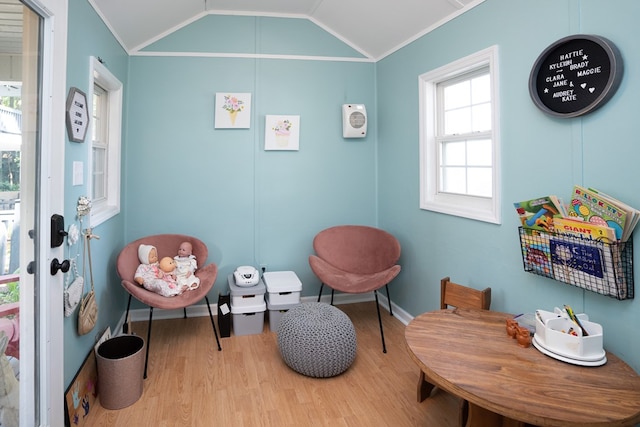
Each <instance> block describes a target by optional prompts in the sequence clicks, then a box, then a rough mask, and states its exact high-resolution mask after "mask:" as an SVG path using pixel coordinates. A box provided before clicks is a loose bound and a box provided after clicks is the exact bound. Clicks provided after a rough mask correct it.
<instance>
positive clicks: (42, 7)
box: [20, 0, 68, 427]
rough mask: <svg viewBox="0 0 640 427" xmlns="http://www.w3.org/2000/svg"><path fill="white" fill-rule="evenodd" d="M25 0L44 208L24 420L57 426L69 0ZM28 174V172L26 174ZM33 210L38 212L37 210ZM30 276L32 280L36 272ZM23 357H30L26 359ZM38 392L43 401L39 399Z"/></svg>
mask: <svg viewBox="0 0 640 427" xmlns="http://www.w3.org/2000/svg"><path fill="white" fill-rule="evenodd" d="M23 1H24V2H25V3H26V4H28V5H29V6H30V7H31V8H33V9H34V10H35V11H36V12H37V13H38V14H39V15H41V16H42V17H43V19H44V25H43V34H42V38H41V40H42V49H41V52H42V55H41V61H42V66H41V70H42V81H41V91H40V94H41V95H40V103H41V109H40V114H41V120H40V123H41V127H40V140H41V151H40V153H41V157H40V158H41V162H40V176H39V177H40V181H39V186H40V193H39V200H37V201H36V203H39V209H36V212H38V213H39V214H38V218H37V221H38V223H39V224H40V227H39V232H38V236H36V238H37V239H38V242H39V244H38V245H37V246H36V247H37V248H38V249H37V250H38V253H37V254H36V261H37V262H36V267H35V268H36V269H37V271H38V272H39V274H37V275H36V277H37V278H38V283H36V284H34V286H35V290H36V292H38V298H37V299H36V301H38V303H39V304H38V307H36V308H35V310H34V304H33V302H34V300H33V297H27V298H24V301H23V298H22V295H21V301H20V304H21V306H20V311H21V315H20V317H21V319H25V320H26V319H36V321H37V322H38V325H37V328H38V330H39V331H40V334H39V337H38V348H39V351H38V352H37V353H36V350H35V342H34V341H35V340H29V339H25V338H27V337H33V336H34V334H35V331H34V328H35V327H36V326H35V325H34V324H33V322H29V321H23V322H21V323H20V327H21V331H20V335H21V337H23V339H22V340H21V342H20V346H21V347H20V352H21V353H20V354H21V366H20V426H25V427H26V426H33V425H36V422H37V425H39V426H58V425H63V423H64V406H63V402H64V372H63V371H64V343H63V339H64V331H63V320H64V316H63V312H62V311H63V305H62V300H63V298H62V290H63V278H62V277H63V275H62V274H61V273H58V274H56V275H55V276H52V275H51V274H50V272H49V268H50V267H49V266H50V265H51V261H52V259H53V258H56V257H57V258H58V259H63V257H64V253H63V251H64V250H63V247H62V246H61V247H59V248H55V249H51V245H50V236H51V225H50V218H51V215H52V214H53V213H59V214H63V213H64V184H65V183H64V165H65V156H64V149H65V142H66V139H65V100H66V86H67V84H66V66H67V16H68V0H23ZM23 172H24V171H23ZM26 175H27V174H26V173H25V177H26ZM30 176H31V178H27V179H31V180H33V177H34V173H33V171H31V175H30ZM21 205H22V204H21ZM21 208H22V206H21ZM27 208H28V207H27ZM22 212H25V211H22ZM30 214H31V215H34V212H33V211H32V212H30ZM25 231H26V230H25ZM22 234H23V235H24V234H25V233H22ZM22 247H23V248H25V246H22ZM26 252H28V251H26V250H23V251H21V254H20V256H21V259H20V263H21V265H27V264H28V263H29V262H30V261H32V260H31V259H29V258H31V257H32V254H27V253H26ZM23 255H24V257H23ZM27 274H28V273H27V272H26V271H24V269H20V276H21V277H20V283H23V279H24V283H29V279H28V278H27V277H26V275H27ZM32 277H33V276H32ZM31 281H32V282H33V279H32V278H31ZM21 294H22V292H21ZM36 314H37V316H36ZM30 360H31V361H33V360H35V366H36V367H37V371H38V377H36V375H35V372H34V369H33V365H32V366H28V364H27V363H28V361H30ZM22 361H25V365H23V364H22V363H23V362H22ZM36 379H37V380H38V384H36ZM34 398H35V400H36V401H38V405H36V404H35V403H34Z"/></svg>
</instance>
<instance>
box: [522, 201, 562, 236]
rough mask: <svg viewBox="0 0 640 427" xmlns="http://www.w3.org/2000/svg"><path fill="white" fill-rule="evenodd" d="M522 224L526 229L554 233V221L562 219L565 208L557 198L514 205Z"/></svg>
mask: <svg viewBox="0 0 640 427" xmlns="http://www.w3.org/2000/svg"><path fill="white" fill-rule="evenodd" d="M513 206H514V207H515V208H516V212H517V213H518V216H519V217H520V222H521V223H522V226H523V227H525V228H529V229H532V230H539V231H545V232H551V231H553V219H554V218H562V217H563V216H564V215H563V211H564V207H563V206H562V203H561V202H560V201H559V199H558V198H557V197H556V196H543V197H538V198H537V199H532V200H526V201H524V202H518V203H514V204H513Z"/></svg>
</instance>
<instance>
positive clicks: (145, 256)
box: [138, 244, 158, 264]
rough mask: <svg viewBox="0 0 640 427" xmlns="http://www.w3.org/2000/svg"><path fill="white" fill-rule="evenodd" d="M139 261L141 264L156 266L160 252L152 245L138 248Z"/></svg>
mask: <svg viewBox="0 0 640 427" xmlns="http://www.w3.org/2000/svg"><path fill="white" fill-rule="evenodd" d="M138 259H139V260H140V264H155V263H156V262H158V250H157V249H156V247H155V246H152V245H144V244H142V245H140V246H138Z"/></svg>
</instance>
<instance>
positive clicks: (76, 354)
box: [64, 0, 129, 384]
mask: <svg viewBox="0 0 640 427" xmlns="http://www.w3.org/2000/svg"><path fill="white" fill-rule="evenodd" d="M91 56H95V57H100V58H102V59H103V60H104V61H105V64H104V65H105V66H106V67H107V68H108V69H109V71H111V73H113V74H114V75H115V76H116V77H117V78H118V79H119V80H120V81H121V82H122V83H123V85H124V96H125V99H126V94H127V91H128V86H129V85H128V82H127V73H128V64H129V57H128V55H127V53H126V52H125V51H124V50H123V49H122V48H121V47H120V45H119V44H118V43H117V42H116V41H115V39H114V38H113V36H112V35H111V32H110V31H109V30H108V28H107V27H106V26H105V25H104V24H103V22H102V20H101V19H100V18H99V17H98V16H97V15H96V14H95V12H94V10H93V8H92V7H91V6H90V5H89V3H88V2H87V1H86V0H70V1H69V28H68V58H67V90H68V88H69V87H77V88H79V89H80V90H82V91H83V92H84V93H86V94H87V95H88V94H90V93H91V91H92V89H91V88H90V87H89V63H90V57H91ZM88 99H89V100H90V98H89V97H88ZM127 111H128V108H127V106H126V101H125V106H124V112H123V128H126V124H127V122H128V112H127ZM90 138H91V135H90V132H87V136H86V138H85V141H87V142H85V143H77V142H69V140H68V139H67V141H66V147H65V203H64V205H65V211H64V217H65V225H66V226H67V228H68V227H69V225H70V224H71V223H74V222H75V224H76V225H78V227H79V226H80V222H79V221H78V219H77V217H76V205H77V201H78V198H79V197H80V196H87V195H89V188H88V186H87V185H86V184H87V176H88V175H87V174H88V173H89V171H88V169H87V167H88V164H89V163H88V162H89V159H90V151H89V143H88V141H89V140H90ZM74 161H79V162H83V164H84V185H80V186H74V185H72V183H73V174H72V172H73V162H74ZM82 225H83V227H84V228H86V227H88V225H89V222H88V219H84V220H83V224H82ZM94 233H95V234H97V235H98V236H100V240H93V241H92V242H91V251H92V258H93V278H94V283H95V287H96V294H97V297H98V302H99V304H100V306H99V310H98V324H97V326H96V327H95V328H94V330H93V331H91V332H90V333H88V334H87V335H83V336H78V334H77V332H76V330H77V310H76V312H75V313H74V315H73V316H71V317H66V318H65V320H64V378H65V384H69V383H70V382H71V379H72V378H73V376H74V375H75V373H76V371H77V370H78V368H79V367H80V365H81V364H82V361H83V360H84V358H85V357H86V356H87V354H89V351H90V349H91V348H92V347H93V344H94V343H95V340H96V335H97V334H99V333H100V332H102V331H103V330H104V329H105V328H106V327H107V326H111V327H112V328H113V327H114V326H115V324H116V323H117V321H118V320H119V319H120V317H121V316H122V313H123V311H124V309H125V308H126V305H125V304H126V299H125V295H124V292H123V290H122V289H121V286H120V282H119V281H117V280H116V277H115V257H116V256H117V252H118V250H119V249H120V248H121V247H122V246H123V245H124V243H123V242H124V240H125V235H124V215H122V214H121V215H118V216H116V217H114V218H112V219H110V220H109V221H107V222H105V223H103V224H101V225H100V226H99V227H96V228H95V229H94ZM64 246H65V251H69V252H68V253H70V255H71V256H72V257H73V256H75V254H76V253H80V259H79V267H78V269H79V270H80V272H81V273H82V247H81V246H80V243H77V244H76V245H73V246H71V247H69V246H68V245H67V243H65V244H64ZM86 280H87V281H86V285H85V286H87V287H88V286H89V270H88V267H87V268H86Z"/></svg>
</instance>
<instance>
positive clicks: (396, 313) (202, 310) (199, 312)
mask: <svg viewBox="0 0 640 427" xmlns="http://www.w3.org/2000/svg"><path fill="white" fill-rule="evenodd" d="M374 300H375V298H374V296H373V293H367V294H342V293H340V294H336V295H335V296H334V298H333V303H334V304H335V305H342V304H355V303H359V302H368V301H374ZM300 301H301V302H316V301H318V298H317V297H313V296H309V297H302V298H300ZM320 301H322V302H326V303H327V304H328V303H329V302H330V301H331V295H324V296H323V297H322V298H321V299H320ZM378 301H379V303H380V306H382V307H383V308H385V309H386V310H389V301H388V300H387V297H386V296H384V295H383V293H382V292H380V293H378ZM391 308H392V309H393V317H395V318H396V319H398V320H399V321H400V322H402V324H404V325H408V324H409V322H410V321H411V320H412V319H413V316H411V315H410V314H409V313H407V312H406V311H405V310H403V309H402V308H401V307H399V306H397V305H396V304H395V303H393V301H392V302H391ZM211 312H212V313H213V314H214V316H215V315H216V314H217V313H218V304H211ZM125 314H126V313H122V316H121V318H120V321H119V322H118V324H117V326H116V329H115V330H114V333H113V335H119V334H120V332H121V331H122V327H123V326H124V323H125ZM129 315H130V317H131V321H132V322H141V321H145V320H149V308H139V309H135V310H130V311H129ZM208 315H209V310H207V305H206V304H197V305H192V306H190V307H187V317H201V316H208ZM182 317H184V312H183V310H182V309H178V310H162V309H159V308H156V309H154V310H153V318H154V319H155V320H163V319H178V318H182ZM116 331H117V332H116Z"/></svg>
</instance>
